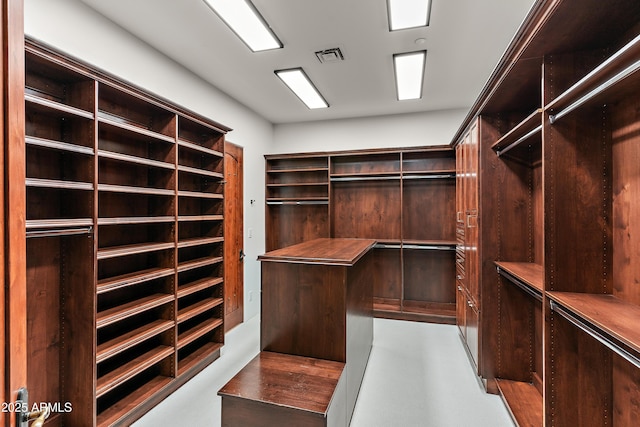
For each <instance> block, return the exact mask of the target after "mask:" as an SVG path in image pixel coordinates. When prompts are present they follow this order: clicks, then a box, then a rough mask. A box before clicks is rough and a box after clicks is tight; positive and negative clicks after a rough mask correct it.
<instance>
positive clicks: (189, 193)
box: [178, 190, 224, 199]
mask: <svg viewBox="0 0 640 427" xmlns="http://www.w3.org/2000/svg"><path fill="white" fill-rule="evenodd" d="M178 197H194V198H199V199H223V198H224V195H222V194H219V193H202V192H198V191H185V190H180V191H178Z"/></svg>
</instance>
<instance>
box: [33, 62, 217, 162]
mask: <svg viewBox="0 0 640 427" xmlns="http://www.w3.org/2000/svg"><path fill="white" fill-rule="evenodd" d="M25 68H26V73H25V101H26V105H27V129H26V131H27V135H28V137H34V138H39V139H40V140H44V141H46V142H47V144H48V145H49V147H50V148H56V149H62V150H67V149H71V150H74V149H76V147H78V146H80V147H92V145H93V138H90V137H89V138H87V137H86V136H87V135H91V134H92V132H87V129H89V130H90V129H91V126H90V123H91V122H93V121H96V122H97V124H98V129H99V132H100V134H101V135H105V134H106V135H117V136H118V137H119V138H121V139H126V140H127V141H134V142H137V143H144V144H161V143H165V144H167V143H169V144H173V143H177V144H178V147H179V149H180V150H181V151H183V152H184V153H185V154H184V155H185V156H188V155H196V154H197V155H199V156H211V157H218V158H220V157H223V150H224V135H225V130H224V129H217V128H215V127H213V126H211V125H210V124H208V123H205V122H201V121H198V120H197V119H195V118H189V119H187V118H185V117H183V116H182V115H181V114H179V112H176V111H173V110H171V109H169V108H166V107H165V106H163V105H160V104H155V103H153V102H150V101H149V100H147V99H144V100H143V99H141V98H139V97H138V96H136V95H135V94H134V93H132V92H128V91H127V90H126V89H125V88H116V87H113V86H110V85H109V84H107V83H102V82H100V81H96V80H94V79H93V78H92V77H90V76H87V75H84V74H82V73H81V72H76V71H74V70H71V69H69V68H67V67H63V66H59V65H57V64H55V63H53V62H50V61H48V60H45V59H44V58H41V57H40V56H37V55H32V54H29V53H28V52H27V55H26V57H25ZM53 121H66V122H69V131H68V132H62V135H55V136H51V135H43V134H42V132H43V129H47V128H48V127H47V126H39V124H46V123H51V122H53ZM188 153H193V154H188ZM124 154H130V153H124ZM154 160H160V161H167V160H166V159H154Z"/></svg>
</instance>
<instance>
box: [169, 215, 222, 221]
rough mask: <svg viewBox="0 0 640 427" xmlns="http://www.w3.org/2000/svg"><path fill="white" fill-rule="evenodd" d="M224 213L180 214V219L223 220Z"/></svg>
mask: <svg viewBox="0 0 640 427" xmlns="http://www.w3.org/2000/svg"><path fill="white" fill-rule="evenodd" d="M223 218H224V217H223V216H222V215H180V216H178V221H222V219H223Z"/></svg>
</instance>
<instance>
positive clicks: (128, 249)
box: [97, 242, 175, 260]
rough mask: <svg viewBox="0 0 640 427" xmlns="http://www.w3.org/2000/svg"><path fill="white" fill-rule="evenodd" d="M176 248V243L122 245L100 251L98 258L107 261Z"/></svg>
mask: <svg viewBox="0 0 640 427" xmlns="http://www.w3.org/2000/svg"><path fill="white" fill-rule="evenodd" d="M174 247H175V243H174V242H161V243H142V244H135V245H122V246H117V247H113V248H100V249H98V254H97V258H98V259H99V260H101V259H107V258H114V257H121V256H127V255H134V254H142V253H146V252H156V251H163V250H165V249H173V248H174Z"/></svg>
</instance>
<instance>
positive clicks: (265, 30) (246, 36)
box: [204, 0, 282, 52]
mask: <svg viewBox="0 0 640 427" xmlns="http://www.w3.org/2000/svg"><path fill="white" fill-rule="evenodd" d="M204 1H205V3H207V4H208V5H209V7H211V9H213V11H214V12H215V13H216V14H217V15H218V16H219V17H220V19H222V20H223V21H224V23H225V24H227V25H228V26H229V28H231V30H232V31H233V32H234V33H236V35H237V36H238V37H240V39H241V40H242V41H243V42H244V43H245V44H246V45H247V46H249V49H251V50H252V51H253V52H258V51H262V50H270V49H279V48H281V47H282V43H280V40H278V38H277V37H276V35H275V34H274V33H273V31H271V28H269V25H268V24H267V23H266V21H265V20H264V19H263V18H262V15H260V13H259V12H258V11H257V10H256V8H255V6H253V4H252V3H251V2H250V1H249V0H204Z"/></svg>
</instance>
